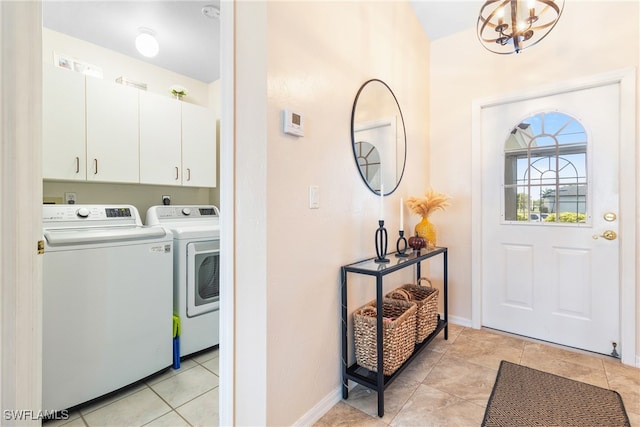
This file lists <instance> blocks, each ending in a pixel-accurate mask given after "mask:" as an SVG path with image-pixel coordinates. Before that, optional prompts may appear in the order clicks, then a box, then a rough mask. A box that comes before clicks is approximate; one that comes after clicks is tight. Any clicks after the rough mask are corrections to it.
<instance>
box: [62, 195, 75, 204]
mask: <svg viewBox="0 0 640 427" xmlns="http://www.w3.org/2000/svg"><path fill="white" fill-rule="evenodd" d="M77 201H78V197H77V195H76V193H64V202H65V203H66V204H68V205H75V204H76V202H77Z"/></svg>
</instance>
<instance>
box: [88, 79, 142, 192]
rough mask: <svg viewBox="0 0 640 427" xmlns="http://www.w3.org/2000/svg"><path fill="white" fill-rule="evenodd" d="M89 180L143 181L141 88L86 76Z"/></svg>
mask: <svg viewBox="0 0 640 427" xmlns="http://www.w3.org/2000/svg"><path fill="white" fill-rule="evenodd" d="M87 163H88V167H87V180H89V181H108V182H129V183H134V182H135V183H137V182H139V181H140V175H139V168H140V167H139V155H138V90H137V89H134V88H131V87H127V86H123V85H119V84H116V83H111V82H105V81H103V80H99V79H93V78H87Z"/></svg>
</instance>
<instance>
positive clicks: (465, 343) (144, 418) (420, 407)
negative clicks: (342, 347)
mask: <svg viewBox="0 0 640 427" xmlns="http://www.w3.org/2000/svg"><path fill="white" fill-rule="evenodd" d="M501 360H508V361H511V362H515V363H520V364H522V365H526V366H530V367H532V368H536V369H540V370H543V371H547V372H551V373H554V374H557V375H562V376H565V377H568V378H572V379H575V380H578V381H583V382H587V383H590V384H594V385H597V386H600V387H605V388H610V389H612V390H616V391H618V392H619V393H620V394H621V395H622V398H623V400H624V404H625V407H626V409H627V413H628V415H629V418H630V420H631V425H632V426H639V427H640V369H637V368H631V367H627V366H624V365H621V364H620V362H618V361H617V360H615V359H612V358H609V357H605V356H599V355H593V354H590V353H585V352H580V351H574V350H569V349H566V348H561V347H557V346H552V345H548V344H543V343H540V342H536V341H533V340H526V339H522V338H519V337H514V336H510V335H506V334H502V333H498V332H495V331H490V330H475V329H468V328H463V327H460V326H456V325H450V326H449V340H447V341H445V340H444V339H443V337H442V334H440V335H439V336H438V337H437V338H436V339H435V340H434V341H433V342H432V343H431V345H430V346H429V347H427V348H426V349H425V351H423V352H422V353H421V354H420V356H419V357H418V358H416V359H415V360H414V361H413V363H412V364H411V365H410V366H409V367H408V368H407V369H406V370H405V371H404V372H403V373H402V374H401V375H400V376H399V377H398V378H397V379H396V380H395V382H394V383H393V384H392V385H391V386H390V387H389V388H388V389H387V390H386V391H385V415H384V417H382V418H379V417H377V406H376V405H377V398H376V393H375V392H372V391H369V390H368V389H366V388H364V387H361V386H357V387H355V388H354V389H353V390H352V391H351V392H350V393H349V399H347V400H343V401H341V402H339V403H338V404H336V405H335V406H334V407H333V408H332V409H331V410H330V411H329V412H328V413H327V414H325V415H324V416H323V417H322V418H321V419H320V420H319V421H318V422H317V423H316V424H315V426H317V427H325V426H349V427H351V426H436V425H437V426H479V425H480V423H481V422H482V418H483V415H484V409H485V405H486V403H487V400H488V399H489V395H490V393H491V389H492V387H493V383H494V381H495V377H496V373H497V371H498V366H499V364H500V361H501ZM218 376H219V371H218V351H217V349H216V350H212V351H208V352H205V353H202V354H199V355H197V356H195V357H193V358H190V359H187V360H183V361H182V363H181V367H180V369H179V370H177V371H174V370H173V369H169V370H168V371H165V372H163V373H161V374H159V375H156V376H154V377H152V378H150V379H147V380H146V381H144V382H141V383H138V384H135V385H133V386H131V387H128V388H127V389H126V390H124V391H122V392H121V393H117V394H116V395H114V396H109V397H108V398H105V399H101V400H99V401H97V402H94V403H92V404H89V405H86V406H84V407H81V408H79V409H78V410H76V411H73V412H72V413H70V418H69V419H68V420H66V421H48V422H46V423H45V424H44V427H58V426H61V425H65V426H67V427H76V426H86V427H95V426H113V427H134V426H136V427H141V426H217V425H218Z"/></svg>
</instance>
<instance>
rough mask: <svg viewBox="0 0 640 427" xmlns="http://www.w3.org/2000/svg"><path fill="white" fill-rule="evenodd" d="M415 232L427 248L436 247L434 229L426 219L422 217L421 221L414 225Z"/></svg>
mask: <svg viewBox="0 0 640 427" xmlns="http://www.w3.org/2000/svg"><path fill="white" fill-rule="evenodd" d="M415 231H416V234H417V235H418V236H420V237H422V238H423V239H424V240H425V241H426V242H427V248H432V247H434V246H436V229H435V227H434V226H433V224H431V222H429V219H428V218H427V217H422V221H420V222H419V223H417V224H416V228H415Z"/></svg>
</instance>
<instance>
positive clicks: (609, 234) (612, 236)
mask: <svg viewBox="0 0 640 427" xmlns="http://www.w3.org/2000/svg"><path fill="white" fill-rule="evenodd" d="M600 237H604V238H605V239H607V240H616V239H617V238H618V233H616V232H615V231H613V230H607V231H605V232H604V233H602V234H601V235H599V236H598V235H597V234H594V235H593V239H594V240H596V239H598V238H600Z"/></svg>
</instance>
